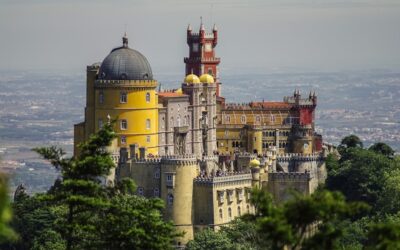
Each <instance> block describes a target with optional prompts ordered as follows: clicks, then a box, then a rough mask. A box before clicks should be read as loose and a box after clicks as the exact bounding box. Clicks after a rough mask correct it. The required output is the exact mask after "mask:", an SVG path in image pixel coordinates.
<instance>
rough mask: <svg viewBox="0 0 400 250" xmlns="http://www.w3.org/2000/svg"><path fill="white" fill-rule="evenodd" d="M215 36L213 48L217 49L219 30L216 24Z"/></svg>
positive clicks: (214, 28)
mask: <svg viewBox="0 0 400 250" xmlns="http://www.w3.org/2000/svg"><path fill="white" fill-rule="evenodd" d="M213 34H214V41H213V46H214V47H215V45H217V43H218V30H217V25H216V24H214V27H213Z"/></svg>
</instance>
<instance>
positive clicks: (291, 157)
mask: <svg viewBox="0 0 400 250" xmlns="http://www.w3.org/2000/svg"><path fill="white" fill-rule="evenodd" d="M276 160H277V161H278V162H290V161H300V162H311V161H317V162H321V161H324V160H325V158H324V157H323V156H322V155H321V154H310V155H305V154H297V153H290V154H282V155H277V157H276Z"/></svg>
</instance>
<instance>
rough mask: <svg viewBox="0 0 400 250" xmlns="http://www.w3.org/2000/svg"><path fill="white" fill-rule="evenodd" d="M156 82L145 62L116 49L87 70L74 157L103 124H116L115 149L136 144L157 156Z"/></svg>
mask: <svg viewBox="0 0 400 250" xmlns="http://www.w3.org/2000/svg"><path fill="white" fill-rule="evenodd" d="M157 85H158V83H157V81H156V80H153V74H152V71H151V67H150V64H149V63H148V61H147V59H146V58H145V57H144V56H143V55H142V54H141V53H140V52H138V51H136V50H133V49H131V48H129V47H128V38H127V37H126V36H124V37H123V46H121V47H118V48H115V49H113V50H112V51H111V53H110V54H109V55H108V56H107V57H106V58H105V59H104V60H103V62H102V63H101V65H99V64H94V65H92V66H88V68H87V91H86V93H87V97H86V100H87V102H86V108H85V121H84V122H82V123H79V124H77V125H75V133H74V136H75V138H74V139H75V143H74V154H77V153H78V152H79V149H78V147H77V145H78V144H79V143H80V142H82V141H84V140H86V139H87V138H88V137H89V136H90V135H91V134H93V133H94V132H95V131H97V130H98V129H99V128H101V126H103V124H104V123H106V122H109V121H111V120H115V121H116V123H115V131H116V133H117V136H118V137H117V142H116V143H115V144H116V146H117V147H125V146H127V145H131V144H135V145H136V147H137V148H141V147H145V148H146V151H147V152H148V153H150V154H154V155H157V154H158V97H157V93H156V88H157Z"/></svg>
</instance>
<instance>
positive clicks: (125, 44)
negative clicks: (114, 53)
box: [122, 31, 128, 47]
mask: <svg viewBox="0 0 400 250" xmlns="http://www.w3.org/2000/svg"><path fill="white" fill-rule="evenodd" d="M122 45H123V46H124V47H128V36H127V34H126V31H125V34H124V36H123V37H122Z"/></svg>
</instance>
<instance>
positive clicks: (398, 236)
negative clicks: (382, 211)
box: [365, 223, 400, 250]
mask: <svg viewBox="0 0 400 250" xmlns="http://www.w3.org/2000/svg"><path fill="white" fill-rule="evenodd" d="M365 249H366V250H369V249H371V250H372V249H373V250H387V249H400V225H399V224H394V223H377V224H374V225H372V226H371V227H370V230H369V233H368V241H367V244H366V247H365Z"/></svg>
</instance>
